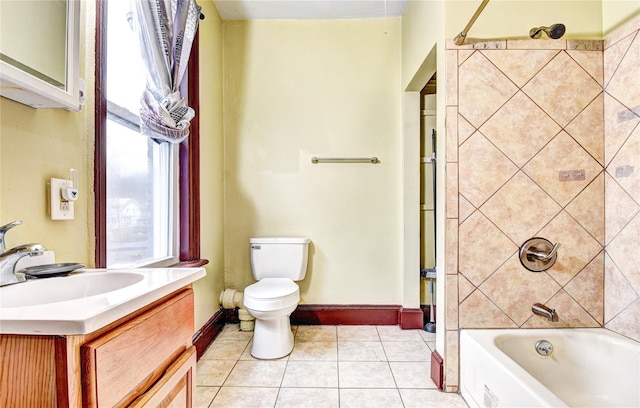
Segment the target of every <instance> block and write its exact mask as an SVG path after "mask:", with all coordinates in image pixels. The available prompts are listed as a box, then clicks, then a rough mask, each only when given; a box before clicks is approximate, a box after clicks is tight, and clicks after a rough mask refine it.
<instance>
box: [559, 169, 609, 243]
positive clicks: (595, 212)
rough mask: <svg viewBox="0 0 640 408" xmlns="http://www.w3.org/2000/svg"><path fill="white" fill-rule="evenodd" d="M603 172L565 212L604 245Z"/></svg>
mask: <svg viewBox="0 0 640 408" xmlns="http://www.w3.org/2000/svg"><path fill="white" fill-rule="evenodd" d="M604 174H605V173H604V172H603V173H601V174H600V175H599V176H598V177H596V178H595V180H593V182H591V184H589V185H588V186H587V187H586V188H585V189H584V190H583V191H582V192H581V193H580V194H579V195H578V197H576V198H575V199H574V200H573V201H572V202H570V203H569V205H567V207H566V210H567V212H568V213H569V214H571V216H572V217H573V218H575V219H576V221H578V222H579V223H580V225H582V226H583V227H584V229H586V230H587V231H589V233H591V235H593V237H594V238H595V239H597V240H598V242H600V244H602V245H604V220H605V218H604V178H605V176H604Z"/></svg>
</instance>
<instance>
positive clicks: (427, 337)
mask: <svg viewBox="0 0 640 408" xmlns="http://www.w3.org/2000/svg"><path fill="white" fill-rule="evenodd" d="M418 333H419V334H420V337H422V339H423V340H424V341H426V342H427V343H430V342H433V343H435V342H436V334H435V333H429V332H428V331H426V330H419V331H418Z"/></svg>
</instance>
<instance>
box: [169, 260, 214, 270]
mask: <svg viewBox="0 0 640 408" xmlns="http://www.w3.org/2000/svg"><path fill="white" fill-rule="evenodd" d="M208 263H209V260H208V259H194V260H192V261H181V262H178V263H177V264H175V265H171V266H170V267H171V268H196V267H198V266H204V265H206V264H208Z"/></svg>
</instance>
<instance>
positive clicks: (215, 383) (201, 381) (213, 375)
mask: <svg viewBox="0 0 640 408" xmlns="http://www.w3.org/2000/svg"><path fill="white" fill-rule="evenodd" d="M235 365H236V362H235V361H231V360H200V361H199V362H198V364H197V365H196V384H197V385H204V386H208V387H219V386H221V385H222V384H224V380H226V379H227V377H228V376H229V373H230V372H231V370H232V369H233V367H234V366H235Z"/></svg>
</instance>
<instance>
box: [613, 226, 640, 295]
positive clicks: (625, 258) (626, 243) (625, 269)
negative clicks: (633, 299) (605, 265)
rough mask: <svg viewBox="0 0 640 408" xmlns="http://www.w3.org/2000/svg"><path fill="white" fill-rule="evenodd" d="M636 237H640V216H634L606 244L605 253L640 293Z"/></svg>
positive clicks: (639, 261)
mask: <svg viewBox="0 0 640 408" xmlns="http://www.w3.org/2000/svg"><path fill="white" fill-rule="evenodd" d="M638 237H640V216H636V217H635V218H634V219H633V220H631V222H630V223H629V224H627V226H626V227H624V228H623V229H622V231H620V234H618V235H617V236H616V237H615V238H614V239H613V241H611V242H610V243H609V245H607V253H608V254H609V256H610V257H611V260H612V261H613V262H615V264H616V265H617V266H618V268H619V269H620V272H622V274H623V275H624V276H625V277H626V278H627V280H628V281H629V283H630V284H631V286H632V287H633V288H634V290H635V291H636V292H637V293H640V272H638V265H640V251H638Z"/></svg>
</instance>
